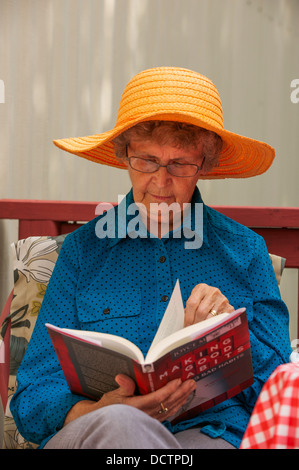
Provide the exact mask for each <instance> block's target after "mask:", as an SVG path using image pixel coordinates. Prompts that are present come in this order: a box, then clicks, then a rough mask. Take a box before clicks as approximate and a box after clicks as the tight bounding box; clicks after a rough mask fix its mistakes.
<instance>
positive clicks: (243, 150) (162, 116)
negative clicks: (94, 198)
mask: <svg viewBox="0 0 299 470" xmlns="http://www.w3.org/2000/svg"><path fill="white" fill-rule="evenodd" d="M150 120H162V121H177V122H185V123H188V124H193V125H195V126H198V127H203V128H205V129H208V130H211V131H214V132H216V133H217V134H218V135H220V137H221V138H222V140H223V148H222V151H221V154H220V158H219V162H218V165H217V166H216V167H214V168H213V169H212V170H211V171H210V172H207V173H204V174H200V176H199V178H200V179H224V178H249V177H252V176H257V175H260V174H262V173H264V172H265V171H267V170H268V168H269V167H270V166H271V164H272V162H273V160H274V157H275V150H274V148H273V147H271V146H270V145H268V144H266V143H264V142H261V141H258V140H254V139H250V138H248V137H245V136H241V135H239V134H235V133H233V132H230V131H227V130H225V129H220V128H218V127H216V126H214V125H213V124H212V123H211V124H209V123H207V120H206V117H205V120H201V119H200V116H198V115H196V116H193V115H190V114H187V113H184V112H182V113H178V112H177V111H175V112H173V113H171V112H167V113H165V112H160V113H159V112H155V113H149V114H147V115H143V116H142V117H140V118H139V119H138V118H137V119H135V120H134V122H126V123H125V124H119V125H116V126H115V127H114V128H113V129H112V130H110V131H108V132H104V133H103V134H94V135H90V136H85V137H74V138H67V139H58V140H54V141H53V142H54V144H55V145H56V146H57V147H59V148H60V149H62V150H65V151H67V152H70V153H72V154H74V155H78V156H79V157H82V158H85V159H87V160H90V161H93V162H96V163H100V164H102V165H108V166H112V167H115V168H120V169H126V168H127V167H126V165H124V164H123V163H121V162H120V161H119V160H118V159H117V158H116V156H115V154H114V148H113V144H112V140H113V139H114V138H115V137H117V136H118V135H119V134H121V133H122V132H124V131H125V130H127V129H129V128H130V127H132V126H134V125H135V124H137V123H139V122H144V121H150Z"/></svg>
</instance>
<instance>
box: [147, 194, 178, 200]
mask: <svg viewBox="0 0 299 470" xmlns="http://www.w3.org/2000/svg"><path fill="white" fill-rule="evenodd" d="M151 197H152V198H153V199H156V200H157V201H160V202H161V201H164V202H168V201H171V200H172V199H173V196H158V195H156V194H151Z"/></svg>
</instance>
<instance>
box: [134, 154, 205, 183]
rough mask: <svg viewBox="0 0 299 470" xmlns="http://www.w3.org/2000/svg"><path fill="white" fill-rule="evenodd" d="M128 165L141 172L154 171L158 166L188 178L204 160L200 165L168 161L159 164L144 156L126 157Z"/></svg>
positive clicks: (199, 167) (196, 171)
mask: <svg viewBox="0 0 299 470" xmlns="http://www.w3.org/2000/svg"><path fill="white" fill-rule="evenodd" d="M127 160H128V161H129V165H130V167H131V168H132V169H133V170H136V171H140V172H141V173H155V172H156V171H158V170H159V168H160V167H163V168H166V169H167V171H168V173H170V174H171V175H173V176H178V177H180V178H189V177H192V176H195V175H196V174H197V173H198V172H199V170H201V169H202V166H203V163H204V160H203V162H202V164H201V166H198V165H195V164H192V163H177V162H173V163H169V164H168V165H161V164H160V163H158V162H156V161H155V160H150V159H148V158H144V157H134V156H133V157H128V156H127Z"/></svg>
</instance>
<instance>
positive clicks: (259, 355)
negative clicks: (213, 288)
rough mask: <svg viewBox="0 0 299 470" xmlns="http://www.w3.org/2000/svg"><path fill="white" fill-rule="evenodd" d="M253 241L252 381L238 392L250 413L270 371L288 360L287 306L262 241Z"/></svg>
mask: <svg viewBox="0 0 299 470" xmlns="http://www.w3.org/2000/svg"><path fill="white" fill-rule="evenodd" d="M254 243H255V246H254V255H253V258H252V261H251V263H250V266H249V278H250V282H251V290H252V299H253V304H252V309H249V310H248V322H249V330H250V342H251V352H252V362H253V371H254V384H253V385H252V386H251V387H249V388H248V389H246V390H245V391H244V392H242V394H240V395H239V398H241V399H242V397H243V399H244V402H243V404H244V405H245V407H247V409H248V410H249V411H250V412H251V411H252V408H253V406H254V404H255V402H256V399H257V397H258V395H259V394H260V392H261V389H262V387H263V385H264V383H265V382H266V380H267V379H268V378H269V376H270V375H271V373H272V372H273V370H274V369H275V368H276V367H277V366H279V365H280V364H282V363H286V362H288V361H289V356H290V354H291V346H290V337H289V313H288V309H287V307H286V305H285V303H284V302H283V301H282V299H281V296H280V291H279V287H278V284H277V281H276V277H275V273H274V270H273V267H272V263H271V260H270V257H269V254H268V250H267V247H266V244H265V242H264V240H263V239H262V238H261V237H256V238H255V242H254Z"/></svg>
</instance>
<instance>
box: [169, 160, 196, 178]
mask: <svg viewBox="0 0 299 470" xmlns="http://www.w3.org/2000/svg"><path fill="white" fill-rule="evenodd" d="M167 169H168V171H169V173H170V174H171V175H173V176H183V177H184V176H185V177H188V176H195V175H196V173H197V172H198V166H197V165H187V164H180V163H171V164H170V165H168V166H167Z"/></svg>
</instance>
